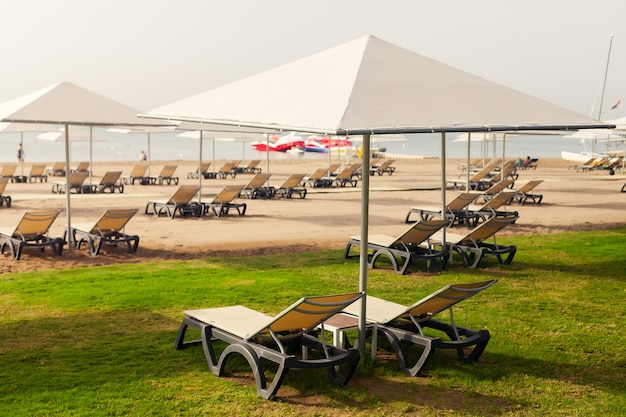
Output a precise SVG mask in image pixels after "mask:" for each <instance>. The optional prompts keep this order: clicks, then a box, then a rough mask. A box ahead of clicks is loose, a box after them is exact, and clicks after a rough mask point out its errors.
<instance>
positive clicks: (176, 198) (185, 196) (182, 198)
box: [168, 185, 200, 204]
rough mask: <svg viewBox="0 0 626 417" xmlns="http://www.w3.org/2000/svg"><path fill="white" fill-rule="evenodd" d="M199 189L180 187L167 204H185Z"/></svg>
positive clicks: (192, 186)
mask: <svg viewBox="0 0 626 417" xmlns="http://www.w3.org/2000/svg"><path fill="white" fill-rule="evenodd" d="M199 190H200V187H198V186H197V185H181V186H180V187H178V190H176V191H175V192H174V194H172V196H171V197H170V199H169V201H168V203H169V204H186V203H189V201H191V199H192V198H193V197H194V196H195V195H196V194H198V191H199Z"/></svg>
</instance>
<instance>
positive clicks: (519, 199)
mask: <svg viewBox="0 0 626 417" xmlns="http://www.w3.org/2000/svg"><path fill="white" fill-rule="evenodd" d="M542 182H543V180H533V181H528V182H527V183H526V184H524V185H522V186H521V187H520V188H519V190H517V191H516V194H515V196H514V197H513V200H512V201H513V202H515V203H518V204H520V205H522V206H523V205H524V204H526V202H527V201H528V200H532V202H533V203H535V204H541V200H543V194H535V193H534V191H533V190H534V189H535V187H537V186H538V185H539V184H541V183H542Z"/></svg>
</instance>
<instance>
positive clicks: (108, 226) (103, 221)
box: [90, 209, 137, 233]
mask: <svg viewBox="0 0 626 417" xmlns="http://www.w3.org/2000/svg"><path fill="white" fill-rule="evenodd" d="M135 213H137V209H126V210H117V209H116V210H106V211H105V212H104V213H102V216H100V218H99V219H98V221H97V222H96V224H94V226H93V227H92V228H91V230H90V233H98V232H119V231H120V230H122V229H124V226H126V223H128V221H129V220H130V219H131V218H132V217H133V216H134V215H135Z"/></svg>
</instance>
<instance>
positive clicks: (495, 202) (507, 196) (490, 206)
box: [480, 191, 517, 210]
mask: <svg viewBox="0 0 626 417" xmlns="http://www.w3.org/2000/svg"><path fill="white" fill-rule="evenodd" d="M515 194H517V192H516V191H501V192H500V193H498V194H496V195H495V196H494V197H493V198H492V199H490V200H488V201H487V202H486V203H485V204H484V205H483V206H482V207H481V208H480V210H497V209H499V208H500V207H502V206H504V205H506V203H507V202H508V201H509V200H511V199H512V198H513V197H514V196H515Z"/></svg>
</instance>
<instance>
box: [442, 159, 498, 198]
mask: <svg viewBox="0 0 626 417" xmlns="http://www.w3.org/2000/svg"><path fill="white" fill-rule="evenodd" d="M493 168H494V164H493V162H491V163H489V164H487V165H485V167H484V168H483V169H481V170H480V171H478V172H476V173H475V174H474V175H473V176H471V177H470V178H469V189H470V190H475V191H484V190H486V189H487V188H489V187H490V186H491V184H490V183H489V182H486V181H484V179H485V178H487V177H488V176H489V175H490V173H491V171H493ZM448 184H449V185H452V187H453V188H454V189H455V190H467V189H468V187H467V184H468V181H467V175H459V178H458V179H456V180H451V181H446V185H448Z"/></svg>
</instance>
